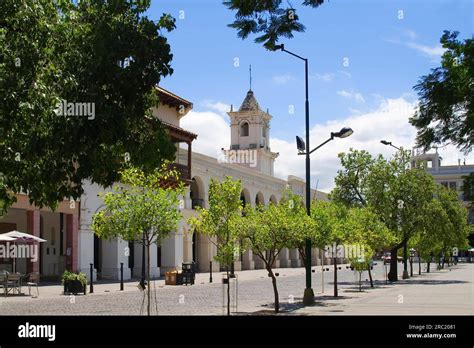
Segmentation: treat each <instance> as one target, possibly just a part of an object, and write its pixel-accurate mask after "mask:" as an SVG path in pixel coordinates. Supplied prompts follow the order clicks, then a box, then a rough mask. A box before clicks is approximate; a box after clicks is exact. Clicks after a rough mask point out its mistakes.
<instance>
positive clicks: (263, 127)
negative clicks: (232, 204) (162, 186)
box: [0, 88, 331, 280]
mask: <svg viewBox="0 0 474 348" xmlns="http://www.w3.org/2000/svg"><path fill="white" fill-rule="evenodd" d="M158 93H159V97H160V101H161V103H160V105H159V106H158V107H157V108H154V109H153V115H154V116H155V117H158V118H160V119H161V120H162V121H163V123H164V124H165V125H166V127H167V128H168V130H169V134H170V136H171V139H172V141H173V142H175V143H176V147H177V154H176V160H175V163H174V167H175V168H176V169H177V170H178V171H179V172H180V173H181V178H182V180H183V181H184V183H185V184H186V193H185V196H184V197H183V203H184V204H183V205H182V206H181V211H182V214H183V219H182V221H181V222H180V224H179V228H178V229H177V231H175V232H174V233H172V234H171V235H170V236H169V237H168V238H167V239H166V240H164V241H163V242H162V244H161V245H159V246H158V245H156V246H152V248H151V251H150V259H151V276H152V277H158V276H160V275H163V274H164V272H166V271H168V270H170V269H175V268H180V267H181V265H182V263H183V262H192V261H194V262H195V263H196V265H197V267H198V270H199V271H201V272H208V271H209V269H210V261H213V263H212V268H213V271H219V270H220V265H219V264H218V262H216V261H214V260H213V258H214V256H215V255H216V253H217V250H216V247H215V245H214V244H213V243H212V242H211V241H210V240H209V239H208V237H207V236H204V235H200V234H199V233H193V232H192V231H191V230H190V229H189V227H188V225H187V223H186V222H187V220H188V218H189V217H190V216H195V215H196V214H197V211H196V207H204V208H207V207H208V195H209V184H210V181H211V178H214V179H218V180H224V179H225V178H226V177H227V176H231V177H233V178H235V179H240V180H241V182H242V193H241V200H242V202H243V204H245V205H248V204H249V205H251V206H255V205H257V204H263V205H268V204H270V203H277V202H278V201H279V200H280V199H281V196H282V194H283V192H284V190H285V189H286V188H287V187H289V188H290V189H291V190H292V191H293V192H294V193H296V194H298V195H300V196H302V197H304V195H305V182H304V180H303V179H300V178H298V177H295V176H291V175H290V176H288V178H287V180H282V179H280V178H276V177H274V175H273V173H274V162H275V160H276V159H277V157H278V153H275V152H272V151H271V148H270V140H269V139H270V121H271V118H272V116H271V115H270V114H269V113H268V112H264V111H262V110H261V108H260V106H259V104H258V102H257V100H256V98H255V96H254V93H253V91H251V90H250V91H248V92H247V95H246V97H245V99H244V101H243V102H242V105H241V106H240V108H239V110H237V111H234V110H230V111H229V112H228V115H229V117H230V120H231V124H230V139H231V147H230V148H229V149H222V153H221V155H220V156H218V158H214V157H210V156H206V155H203V154H199V153H196V152H192V141H193V140H194V139H196V137H197V135H196V134H193V133H191V132H188V131H186V130H185V129H182V128H181V127H180V119H181V118H182V117H184V116H186V114H187V113H188V112H189V111H190V110H191V109H192V103H190V102H189V101H187V100H185V99H183V98H181V97H179V96H177V95H175V94H173V93H171V92H169V91H167V90H165V89H163V88H159V89H158ZM109 190H110V188H103V187H100V186H98V185H97V184H92V183H90V182H86V183H85V184H84V194H83V195H82V197H81V199H80V201H79V202H70V201H64V202H61V204H60V206H59V208H58V210H57V211H56V212H50V211H47V210H40V209H37V208H35V207H32V206H29V205H25V204H26V203H25V202H26V201H27V197H26V196H25V197H20V198H21V199H19V201H18V202H17V203H16V204H15V205H14V206H13V207H12V208H11V209H10V210H9V212H8V215H6V216H5V217H3V218H2V219H0V228H1V229H2V231H0V232H7V231H9V230H11V229H18V230H24V231H27V232H29V233H32V234H35V235H38V236H41V237H42V238H44V239H46V240H47V242H44V243H41V244H42V245H41V256H40V262H39V263H36V264H32V265H29V266H28V265H27V264H26V263H25V264H24V265H23V266H21V267H23V268H24V271H25V272H26V271H27V270H36V271H39V272H40V273H41V274H42V275H45V276H60V275H61V274H62V272H63V271H64V270H65V269H70V270H73V271H82V272H85V273H86V274H87V275H88V276H89V270H90V265H91V264H92V265H93V269H94V278H100V279H111V280H114V279H119V277H120V268H121V264H123V274H124V279H130V278H132V277H140V275H141V258H142V247H141V245H140V244H139V243H131V242H127V241H123V240H120V239H118V240H114V241H109V240H102V239H100V238H98V237H97V236H96V235H95V234H94V233H93V231H92V228H91V222H92V216H93V215H94V214H95V213H96V212H98V211H100V210H101V209H103V207H104V205H103V201H102V199H101V198H100V197H99V193H100V192H107V191H109ZM311 195H312V198H313V199H317V200H326V199H327V195H326V194H325V193H323V192H320V191H316V190H312V192H311ZM71 203H73V204H71ZM14 225H15V226H14ZM13 227H15V228H13ZM312 256H313V258H312V260H313V264H314V265H319V264H320V263H321V259H320V257H321V256H322V253H320V251H319V250H318V249H316V248H315V249H314V250H313V255H312ZM324 263H325V264H330V263H331V261H330V260H329V259H325V260H324ZM0 266H1V265H0ZM300 266H302V263H301V260H300V256H299V254H298V251H297V250H296V249H290V250H288V249H286V250H283V251H282V252H281V253H280V255H279V259H278V260H277V262H276V264H275V267H300ZM7 267H8V265H4V268H6V269H7ZM259 268H264V264H263V262H262V261H261V260H260V259H259V258H258V257H256V256H255V255H253V253H252V251H246V252H244V253H241V255H239V257H238V258H237V259H236V261H235V264H234V269H235V270H250V269H259ZM20 271H21V270H20Z"/></svg>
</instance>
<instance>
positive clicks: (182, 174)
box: [170, 163, 191, 181]
mask: <svg viewBox="0 0 474 348" xmlns="http://www.w3.org/2000/svg"><path fill="white" fill-rule="evenodd" d="M170 169H171V170H176V171H177V172H178V173H179V178H180V179H181V180H184V181H189V180H191V173H190V170H189V167H188V166H186V165H184V164H179V163H171V164H170Z"/></svg>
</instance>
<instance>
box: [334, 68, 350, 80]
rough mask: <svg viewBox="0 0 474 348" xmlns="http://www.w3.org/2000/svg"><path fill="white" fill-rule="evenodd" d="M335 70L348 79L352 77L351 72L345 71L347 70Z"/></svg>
mask: <svg viewBox="0 0 474 348" xmlns="http://www.w3.org/2000/svg"><path fill="white" fill-rule="evenodd" d="M337 72H338V73H339V74H341V75H344V76H345V77H347V78H348V79H350V78H351V77H352V74H351V73H350V72H347V71H344V70H338V71H337Z"/></svg>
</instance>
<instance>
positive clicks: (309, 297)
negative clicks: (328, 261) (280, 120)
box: [274, 45, 353, 305]
mask: <svg viewBox="0 0 474 348" xmlns="http://www.w3.org/2000/svg"><path fill="white" fill-rule="evenodd" d="M274 49H275V50H282V51H283V52H286V53H288V54H290V55H292V56H293V57H296V58H298V59H300V60H302V61H304V71H305V132H306V134H305V135H306V146H304V150H302V148H301V147H300V145H302V144H304V141H303V140H302V139H301V138H299V137H297V144H298V149H299V150H300V153H299V155H305V156H306V190H305V191H306V214H308V216H311V182H310V173H311V168H310V157H309V155H310V154H311V153H313V152H314V151H316V150H317V149H319V148H320V147H321V146H323V145H324V144H326V143H327V142H329V141H331V140H332V139H334V137H340V138H345V137H347V136H349V135H351V134H352V133H353V131H352V129H350V128H343V129H342V130H341V131H340V132H336V133H331V138H330V139H328V140H326V141H325V142H324V143H322V144H321V145H319V146H318V147H316V148H314V149H313V150H311V151H308V149H309V148H310V146H309V92H308V59H307V58H303V57H301V56H299V55H297V54H295V53H293V52H290V51H288V50H286V49H285V46H284V45H276V46H275V48H274ZM301 143H302V144H301ZM303 151H305V152H303ZM305 269H306V288H305V290H304V295H303V304H304V305H310V304H313V303H314V292H313V288H312V286H311V239H309V238H307V239H306V240H305Z"/></svg>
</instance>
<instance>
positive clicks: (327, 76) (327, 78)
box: [310, 73, 334, 82]
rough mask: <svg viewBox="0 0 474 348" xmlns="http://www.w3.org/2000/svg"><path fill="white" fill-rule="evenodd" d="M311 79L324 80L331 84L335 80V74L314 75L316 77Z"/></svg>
mask: <svg viewBox="0 0 474 348" xmlns="http://www.w3.org/2000/svg"><path fill="white" fill-rule="evenodd" d="M310 78H312V79H316V80H322V81H324V82H331V81H332V80H334V74H332V73H325V74H314V75H311V76H310Z"/></svg>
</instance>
